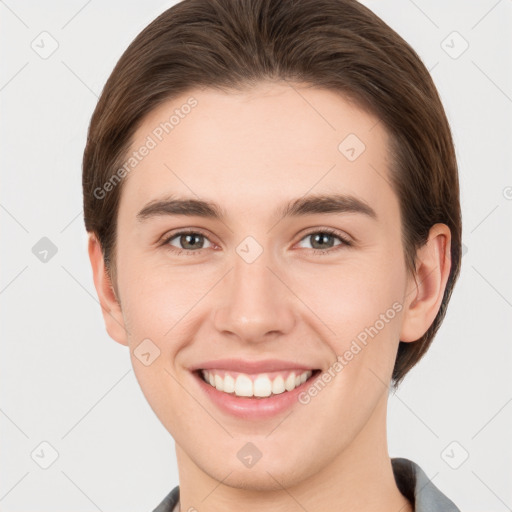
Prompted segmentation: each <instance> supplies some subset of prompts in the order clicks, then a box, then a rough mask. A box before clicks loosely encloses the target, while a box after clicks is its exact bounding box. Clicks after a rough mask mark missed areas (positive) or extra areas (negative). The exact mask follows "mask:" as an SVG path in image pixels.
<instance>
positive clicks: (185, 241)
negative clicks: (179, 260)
mask: <svg viewBox="0 0 512 512" xmlns="http://www.w3.org/2000/svg"><path fill="white" fill-rule="evenodd" d="M175 238H177V243H178V244H179V245H178V247H176V246H175V245H173V244H172V243H171V241H172V240H174V239H175ZM204 240H208V238H207V237H206V235H204V234H203V233H201V232H199V231H192V230H186V231H179V232H178V233H174V234H172V235H170V236H168V237H167V238H165V240H164V241H163V242H162V245H163V246H166V247H168V248H170V249H171V250H172V251H173V252H174V251H176V252H177V253H178V254H181V253H183V252H188V253H195V252H201V250H202V249H204V248H205V247H204ZM208 243H210V245H211V242H210V241H209V240H208Z"/></svg>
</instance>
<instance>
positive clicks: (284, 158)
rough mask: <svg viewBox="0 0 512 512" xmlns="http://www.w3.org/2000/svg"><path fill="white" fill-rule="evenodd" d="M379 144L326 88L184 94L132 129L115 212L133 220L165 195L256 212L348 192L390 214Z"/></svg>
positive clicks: (383, 144)
mask: <svg viewBox="0 0 512 512" xmlns="http://www.w3.org/2000/svg"><path fill="white" fill-rule="evenodd" d="M387 144H388V139H387V133H386V131H385V129H384V127H383V124H382V123H380V122H379V120H378V119H377V118H376V117H374V116H373V115H371V114H370V113H367V112H365V111H363V110H361V109H359V108H358V107H356V106H354V105H352V104H351V103H349V102H348V101H347V100H346V99H344V98H343V97H342V96H340V95H339V94H336V93H334V92H332V91H328V90H324V89H318V88H306V87H301V86H300V85H298V84H293V85H289V84H287V83H285V84H281V83H275V84H260V85H258V86H256V87H254V88H252V89H250V90H248V91H246V92H235V91H233V92H230V93H226V92H220V91H217V90H213V89H202V90H200V89H194V90H191V91H189V92H187V93H186V94H183V95H181V96H179V97H176V98H173V99H172V100H168V101H166V102H165V103H163V104H161V105H160V106H159V107H157V108H156V109H154V110H153V111H152V112H150V113H149V114H148V115H147V116H146V117H145V119H144V120H143V122H142V123H141V125H140V126H139V128H138V130H137V131H136V133H135V136H134V138H133V143H132V146H131V148H130V151H129V154H128V155H127V162H128V158H129V157H130V155H134V154H137V155H136V156H132V157H131V159H132V162H131V163H132V165H131V166H127V167H126V168H127V169H129V172H128V173H127V174H126V177H125V178H124V180H125V183H124V185H123V193H122V195H121V204H120V211H121V210H123V211H127V212H128V213H129V214H130V215H131V216H132V217H134V216H135V215H136V213H137V211H138V210H139V209H140V208H141V207H142V206H144V205H145V204H147V203H148V202H150V201H151V200H155V199H159V198H161V197H164V196H165V195H169V194H173V195H178V196H186V197H196V198H201V199H207V200H211V201H214V202H219V203H222V205H223V209H224V210H226V211H228V212H229V210H230V208H233V209H234V210H237V213H239V212H240V210H241V209H243V210H245V211H259V212H260V213H263V212H262V209H261V206H262V205H265V207H266V206H267V205H268V204H269V203H274V202H275V203H276V206H277V204H281V203H283V202H286V201H287V200H289V199H290V198H296V197H301V196H303V195H305V194H307V193H308V192H310V193H332V192H340V193H347V194H352V195H356V196H358V197H361V198H363V199H364V200H365V201H366V202H367V203H369V204H371V205H372V207H373V208H374V209H375V210H376V211H379V210H382V209H386V208H388V209H389V207H390V206H391V207H394V208H395V210H396V207H397V205H396V197H395V195H394V192H393V191H392V189H391V187H390V184H389V177H388V175H389V171H388V164H389V162H388V158H389V157H388V149H387ZM144 147H145V148H148V149H144ZM142 154H143V155H142ZM390 203H395V204H391V205H390ZM269 213H270V212H269Z"/></svg>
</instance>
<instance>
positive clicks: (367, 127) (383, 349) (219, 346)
mask: <svg viewBox="0 0 512 512" xmlns="http://www.w3.org/2000/svg"><path fill="white" fill-rule="evenodd" d="M190 96H194V98H196V99H197V101H198V105H197V106H196V107H195V108H194V109H193V110H192V112H191V113H190V114H189V115H188V116H186V117H185V119H182V120H181V121H180V124H179V125H178V126H176V127H175V129H174V130H173V131H172V132H171V133H170V134H169V135H167V136H166V137H165V138H164V139H163V141H162V142H160V143H159V144H158V145H157V147H156V148H154V149H153V150H152V151H151V152H150V153H149V154H148V155H147V156H146V157H145V158H144V159H143V160H142V161H141V162H140V163H139V164H138V165H137V167H136V169H135V170H133V171H132V172H131V173H130V174H129V175H127V177H126V178H124V179H125V181H124V184H123V191H122V195H121V202H120V207H119V212H118V246H117V251H116V255H115V258H116V263H117V278H116V283H115V285H116V289H117V297H116V294H115V293H114V291H113V289H112V286H111V283H110V281H109V279H108V277H107V274H106V271H105V266H104V261H103V258H102V254H101V250H100V246H99V243H98V241H97V239H96V237H95V236H94V235H92V234H90V238H89V256H90V260H91V264H92V269H93V275H94V283H95V287H96V290H97V293H98V297H99V300H100V303H101V306H102V311H103V316H104V320H105V324H106V328H107V331H108V333H109V335H110V336H111V337H112V338H113V339H114V340H115V341H117V342H119V343H121V344H123V345H126V346H129V348H130V356H131V361H132V364H133V368H134V371H135V374H136V377H137V379H138V382H139V383H140V386H141V389H142V391H143V393H144V395H145V396H146V398H147V400H148V402H149V404H150V405H151V407H152V409H153V410H154V412H155V414H156V415H157V417H158V418H159V419H160V421H161V422H162V424H163V425H164V426H165V428H166V429H167V430H168V431H169V432H170V434H171V435H172V437H173V438H174V440H175V446H176V456H177V461H178V468H179V484H180V497H181V500H180V501H181V510H183V511H185V510H188V509H189V507H194V508H195V509H197V510H198V511H201V512H203V511H204V512H206V511H221V510H222V511H235V510H236V511H238V510H245V511H249V512H252V511H258V512H259V511H261V510H270V509H271V510H274V511H279V512H292V511H299V510H300V511H302V510H308V511H309V512H314V511H322V512H330V511H332V512H334V511H339V510H351V511H352V512H357V511H365V512H369V511H375V512H376V511H379V512H383V511H390V512H398V511H401V512H408V511H412V507H411V504H410V503H409V502H408V501H407V500H406V499H405V498H404V497H403V496H402V494H401V493H400V492H399V490H398V488H397V487H396V484H395V481H394V476H393V472H392V466H391V462H390V457H389V454H388V448H387V438H386V412H387V399H388V385H389V383H390V381H391V374H392V369H393V364H394V361H395V357H396V352H397V348H398V343H399V340H402V341H404V342H414V341H415V340H417V339H418V338H420V337H421V336H422V335H423V334H424V333H425V331H426V330H427V329H428V327H429V326H430V325H431V323H432V321H433V320H434V318H435V316H436V314H437V312H438V309H439V307H440V305H441V301H442V297H443V293H444V289H445V286H446V281H447V279H448V275H449V271H450V249H449V247H450V231H449V228H448V227H447V226H446V225H444V224H436V225H434V226H433V227H432V229H431V231H430V237H429V240H428V243H427V244H426V245H425V246H423V247H422V248H420V249H419V251H418V254H417V256H418V264H417V271H416V272H417V275H416V280H415V279H414V276H412V275H407V272H406V267H405V260H404V256H403V247H402V245H401V238H400V226H401V220H400V212H399V203H398V199H397V196H396V195H395V193H394V191H393V190H392V189H391V187H390V185H389V183H388V181H387V179H388V178H387V177H388V176H389V170H388V168H387V165H388V157H387V134H386V132H385V129H384V127H383V125H382V123H378V119H376V118H375V117H373V116H372V115H370V114H368V113H366V112H364V111H362V110H359V109H358V108H356V107H355V106H353V105H351V104H350V103H348V102H347V101H346V100H344V99H343V98H342V97H341V96H339V95H337V94H335V93H333V92H330V91H326V90H322V89H318V88H307V89H306V88H304V87H300V85H299V84H294V85H293V87H292V86H291V85H290V84H288V83H282V82H280V83H261V84H258V86H256V87H253V88H252V89H251V90H250V91H248V92H244V93H239V92H236V93H235V92H232V93H229V94H227V93H221V92H218V91H213V90H211V89H203V90H194V91H190V92H189V93H187V94H185V95H183V96H181V97H179V98H175V99H173V100H172V101H167V102H166V103H164V104H162V105H161V106H159V107H158V108H157V109H155V110H154V111H152V112H151V113H150V114H149V115H148V116H147V117H146V118H145V119H144V122H143V123H142V125H141V126H140V127H139V129H138V131H137V133H136V136H135V138H134V142H133V148H138V147H140V146H141V145H142V144H143V143H144V140H145V139H146V137H147V136H148V134H150V133H151V132H152V130H154V128H155V127H156V126H157V125H158V124H159V123H160V122H162V121H163V120H165V119H168V118H169V116H170V114H171V113H172V111H173V110H174V109H175V108H179V107H180V105H183V104H184V103H185V102H186V99H187V98H189V97H190ZM349 133H353V134H356V135H357V136H358V137H359V138H360V139H361V140H362V141H364V143H365V145H366V149H365V151H364V152H363V153H362V154H361V155H360V156H359V157H358V158H357V159H356V160H355V161H353V162H351V161H349V160H348V159H347V158H346V157H345V156H344V155H343V154H342V153H341V152H340V151H339V150H338V145H339V144H340V142H341V141H342V140H343V139H344V138H345V137H346V136H347V135H348V134H349ZM164 164H165V165H164ZM370 164H371V166H370ZM166 166H167V167H166ZM372 166H373V168H372ZM334 191H336V192H340V193H350V194H353V195H355V196H357V197H358V198H360V199H363V200H364V201H366V202H367V203H368V204H369V205H371V207H372V208H373V209H374V210H375V212H376V213H377V216H378V219H377V220H373V219H371V218H370V217H368V216H365V215H362V214H359V213H329V214H325V213H322V214H311V215H307V216H304V217H298V218H285V219H283V220H281V221H279V222H277V217H276V216H275V210H276V208H277V207H279V206H281V205H282V204H284V203H285V202H287V201H289V200H291V199H295V198H299V197H302V196H304V195H306V194H317V193H332V192H334ZM171 193H172V194H176V195H177V196H180V197H191V198H194V199H198V198H200V199H206V200H210V201H214V202H216V203H218V204H219V205H220V206H221V207H222V208H223V209H224V210H225V212H226V218H225V219H224V222H221V221H219V220H214V219H204V218H202V217H197V216H194V217H186V216H177V215H174V216H164V215H162V216H159V217H157V218H151V219H147V220H146V221H144V222H140V221H138V220H137V218H136V215H137V212H139V211H140V210H141V209H142V208H143V207H144V206H145V205H146V204H147V203H148V202H150V201H151V200H154V199H157V198H161V197H163V196H165V195H166V194H171ZM180 228H196V229H199V230H200V234H204V235H205V238H202V237H200V238H199V239H198V240H197V241H195V242H194V241H192V243H193V244H195V245H193V247H194V248H187V247H190V246H187V245H183V244H184V243H186V241H184V240H183V239H180V237H179V236H178V237H174V238H173V239H172V241H170V242H169V243H167V245H160V246H158V245H157V244H156V242H157V241H158V240H163V237H164V235H166V236H167V235H169V236H170V235H172V234H173V232H178V231H179V229H180ZM313 228H314V229H313ZM322 228H332V229H335V230H337V231H338V232H339V233H340V234H341V235H342V236H344V237H345V238H348V239H349V240H352V241H354V245H352V246H350V247H347V246H343V247H342V248H341V249H340V246H339V244H340V243H341V241H340V240H339V239H338V238H336V236H337V235H334V238H332V239H330V238H328V239H327V241H326V243H327V245H324V247H327V250H324V251H323V254H320V253H316V254H315V253H314V252H313V249H314V248H318V247H319V246H318V245H317V244H316V245H315V237H313V236H310V235H312V234H314V233H318V232H322ZM249 235H250V236H252V237H253V238H254V239H255V240H257V242H258V243H259V244H260V246H261V247H262V248H263V252H262V254H261V255H260V256H259V257H258V258H257V259H256V260H255V261H254V262H253V263H251V264H248V263H247V262H246V261H245V260H244V259H242V258H241V257H240V256H239V255H238V254H237V252H236V248H237V246H238V245H239V244H240V242H241V241H242V240H244V239H245V237H247V236H249ZM306 235H309V236H306ZM180 241H181V244H180ZM169 246H171V247H174V248H175V250H178V249H180V248H181V249H182V250H183V251H184V252H185V251H188V252H187V253H182V254H177V253H173V252H172V249H171V248H170V247H169ZM201 247H202V249H200V250H199V248H201ZM192 252H195V254H190V253H192ZM395 302H398V303H399V304H400V305H401V306H402V309H401V311H400V312H398V313H397V314H396V315H395V316H394V318H393V319H392V320H389V321H388V323H386V325H385V327H384V328H383V329H381V330H380V331H379V332H378V334H377V335H376V336H374V337H373V338H372V339H370V341H369V342H368V344H367V345H366V346H365V347H364V348H363V349H362V350H361V351H360V352H359V353H358V354H357V355H356V356H354V358H353V359H352V360H351V361H350V362H349V363H348V364H347V365H346V366H344V368H343V370H342V371H340V372H339V373H337V374H336V376H335V378H333V379H332V380H331V382H330V383H329V384H328V385H327V386H325V388H324V389H323V390H322V391H321V392H320V393H318V395H317V396H315V397H314V398H313V399H312V400H311V401H310V402H309V403H308V404H304V405H303V404H299V403H297V404H294V405H293V406H292V408H291V409H289V410H287V411H285V413H284V414H281V415H278V416H276V417H273V418H271V419H268V420H257V421H246V420H243V419H240V418H236V417H234V416H230V415H228V414H225V413H223V412H222V411H220V410H219V409H218V408H217V407H216V405H214V404H213V403H212V402H211V401H209V399H208V398H207V397H206V396H205V395H204V393H202V390H200V389H199V387H198V383H197V382H196V381H195V380H194V378H193V377H192V375H191V373H190V372H189V370H188V368H189V367H190V366H192V365H194V364H197V363H199V362H201V361H205V360H210V359H216V358H222V357H226V356H228V357H241V358H245V359H258V360H259V359H265V358H278V359H285V360H291V361H294V362H297V363H306V364H309V365H312V366H313V367H314V368H321V369H324V370H327V369H328V368H329V367H330V366H332V364H333V362H334V361H335V360H336V355H342V354H344V353H345V351H346V350H347V349H348V348H349V347H350V344H351V342H352V340H354V339H355V338H356V336H357V335H358V333H360V332H361V331H363V330H364V328H365V327H367V326H370V325H374V324H375V322H376V320H377V319H379V315H380V314H382V313H385V312H386V311H387V310H388V309H389V308H391V306H392V304H393V303H395ZM146 338H149V339H150V340H151V341H152V343H154V345H156V346H157V347H158V349H159V350H160V356H159V357H157V358H156V359H155V360H154V362H153V363H152V364H151V365H149V366H145V365H143V364H141V362H140V361H139V360H138V358H137V357H135V355H134V350H135V349H136V348H137V346H138V345H139V343H140V342H141V341H142V340H143V339H146ZM247 442H251V443H253V444H254V445H256V446H257V448H258V449H259V451H260V452H261V453H262V458H261V459H260V460H259V461H258V462H257V463H256V464H255V465H254V466H252V467H251V468H247V467H245V466H244V465H243V464H242V463H241V462H240V460H239V459H238V457H237V452H238V451H239V450H240V449H241V448H242V447H243V446H244V445H245V444H246V443H247ZM173 485H175V484H173ZM269 507H271V508H269Z"/></svg>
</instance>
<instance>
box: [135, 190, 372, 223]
mask: <svg viewBox="0 0 512 512" xmlns="http://www.w3.org/2000/svg"><path fill="white" fill-rule="evenodd" d="M329 213H359V214H363V215H366V216H368V217H370V218H372V219H373V220H378V217H377V213H376V212H375V210H374V209H373V208H372V207H371V206H370V205H369V204H368V203H366V202H365V201H363V200H362V199H359V198H357V197H355V196H353V195H347V194H316V195H309V196H304V197H300V198H298V199H294V200H292V201H289V202H288V203H286V204H285V205H284V206H281V207H280V208H278V209H277V211H276V213H275V215H276V216H277V218H278V219H279V220H282V219H284V218H286V217H299V216H304V215H312V214H329ZM165 215H186V216H191V217H194V216H197V217H204V218H210V219H216V220H221V221H222V220H224V219H225V218H226V217H227V215H226V213H225V211H224V210H223V209H222V208H221V207H220V206H219V205H218V204H216V203H214V202H211V201H204V200H200V199H193V198H190V199H189V198H185V199H183V198H177V197H172V196H171V197H166V198H163V199H159V200H154V201H151V202H149V203H148V204H146V205H145V206H144V207H143V208H142V210H140V211H139V213H137V219H138V220H139V221H140V222H143V221H145V220H147V219H150V218H152V217H158V216H165Z"/></svg>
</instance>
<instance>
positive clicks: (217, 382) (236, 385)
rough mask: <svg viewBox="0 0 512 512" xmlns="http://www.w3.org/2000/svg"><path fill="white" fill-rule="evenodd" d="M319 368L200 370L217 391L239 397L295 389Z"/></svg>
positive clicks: (273, 393) (279, 392) (274, 393)
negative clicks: (239, 370) (258, 371)
mask: <svg viewBox="0 0 512 512" xmlns="http://www.w3.org/2000/svg"><path fill="white" fill-rule="evenodd" d="M314 373H317V370H314V371H313V370H306V371H304V370H286V371H279V372H265V373H259V374H247V373H240V372H234V371H231V370H230V371H226V370H217V369H209V370H200V371H199V375H200V376H201V377H202V379H203V380H204V381H205V382H206V383H208V384H210V386H213V387H214V388H215V389H217V391H221V392H223V393H226V394H230V395H234V396H238V397H246V398H247V397H253V398H265V397H270V396H273V395H279V394H281V393H286V392H290V391H293V390H294V389H295V388H297V387H299V386H301V385H302V384H304V382H306V381H307V380H308V379H310V378H311V377H312V376H313V374H314Z"/></svg>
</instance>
